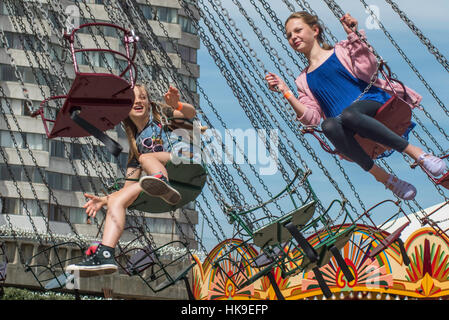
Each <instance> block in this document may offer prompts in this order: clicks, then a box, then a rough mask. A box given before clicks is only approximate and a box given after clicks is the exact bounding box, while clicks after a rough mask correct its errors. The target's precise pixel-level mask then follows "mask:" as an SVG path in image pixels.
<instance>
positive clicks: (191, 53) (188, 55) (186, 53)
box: [178, 45, 197, 63]
mask: <svg viewBox="0 0 449 320" xmlns="http://www.w3.org/2000/svg"><path fill="white" fill-rule="evenodd" d="M178 51H179V54H180V55H181V59H182V60H183V61H187V62H190V63H196V61H197V60H196V49H195V48H190V47H186V46H182V45H178Z"/></svg>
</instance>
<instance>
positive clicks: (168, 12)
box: [155, 7, 178, 23]
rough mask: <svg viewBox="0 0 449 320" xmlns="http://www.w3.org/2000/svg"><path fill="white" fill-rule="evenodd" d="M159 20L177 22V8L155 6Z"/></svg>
mask: <svg viewBox="0 0 449 320" xmlns="http://www.w3.org/2000/svg"><path fill="white" fill-rule="evenodd" d="M155 9H156V13H157V18H158V19H159V21H163V22H168V23H177V18H178V10H177V9H174V8H166V7H155Z"/></svg>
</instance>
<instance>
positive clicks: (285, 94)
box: [284, 90, 293, 100]
mask: <svg viewBox="0 0 449 320" xmlns="http://www.w3.org/2000/svg"><path fill="white" fill-rule="evenodd" d="M292 95H293V93H292V92H291V91H290V90H288V91H286V92H285V93H284V98H285V99H287V100H288V99H290V97H291V96H292Z"/></svg>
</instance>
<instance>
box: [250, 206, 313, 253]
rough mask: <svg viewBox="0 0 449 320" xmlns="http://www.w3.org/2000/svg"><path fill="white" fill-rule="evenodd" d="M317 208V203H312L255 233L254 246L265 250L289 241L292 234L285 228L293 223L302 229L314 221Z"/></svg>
mask: <svg viewBox="0 0 449 320" xmlns="http://www.w3.org/2000/svg"><path fill="white" fill-rule="evenodd" d="M315 206H316V201H311V202H309V203H308V204H306V205H304V206H302V207H300V208H298V209H295V210H293V211H291V212H290V213H288V214H286V215H284V216H282V217H281V218H279V219H277V220H275V221H273V222H272V223H270V224H268V225H266V226H264V227H262V228H260V229H258V230H256V231H254V237H253V241H254V244H255V245H257V246H258V247H260V248H264V247H266V246H273V245H276V244H278V243H281V242H286V241H288V240H289V239H290V238H291V237H292V234H291V232H290V231H289V230H288V229H287V228H285V225H286V224H288V223H292V224H293V225H294V226H295V227H296V228H299V229H300V228H302V227H303V226H305V225H306V224H307V222H308V221H309V220H310V219H312V217H313V214H314V213H315Z"/></svg>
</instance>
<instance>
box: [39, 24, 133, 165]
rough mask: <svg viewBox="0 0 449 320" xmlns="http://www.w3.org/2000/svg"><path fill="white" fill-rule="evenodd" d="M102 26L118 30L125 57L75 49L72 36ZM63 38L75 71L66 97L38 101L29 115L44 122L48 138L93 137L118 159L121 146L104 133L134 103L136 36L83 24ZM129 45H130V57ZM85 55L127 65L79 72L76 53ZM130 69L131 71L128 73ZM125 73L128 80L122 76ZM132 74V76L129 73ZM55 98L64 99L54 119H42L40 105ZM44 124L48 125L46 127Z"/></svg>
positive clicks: (113, 26) (130, 33)
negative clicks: (103, 56) (117, 70)
mask: <svg viewBox="0 0 449 320" xmlns="http://www.w3.org/2000/svg"><path fill="white" fill-rule="evenodd" d="M92 26H96V27H98V26H103V27H112V28H115V29H118V30H121V31H122V32H123V33H124V40H123V42H124V44H125V49H126V55H125V54H123V53H121V52H118V51H114V50H110V49H101V48H81V49H75V45H74V43H75V33H76V32H77V31H78V30H80V29H82V28H85V27H92ZM64 38H65V39H66V40H68V41H69V43H70V49H71V53H72V58H73V64H74V69H75V79H74V80H73V83H72V86H71V88H70V90H69V92H68V93H67V94H66V95H60V96H53V97H50V98H47V99H45V100H44V101H42V103H41V105H40V107H39V109H38V110H37V111H35V112H33V114H32V115H31V116H33V117H36V116H37V115H40V116H41V118H42V121H43V123H44V129H45V132H46V134H47V137H48V138H50V139H51V138H56V137H72V138H79V137H86V136H94V137H96V138H97V139H99V140H100V141H102V142H103V143H104V144H105V146H106V148H108V150H109V151H110V152H111V153H112V154H113V155H114V156H116V157H117V156H118V155H119V154H120V152H121V150H122V147H121V146H120V145H119V144H118V143H117V142H116V141H114V140H112V139H111V138H110V137H108V136H107V135H106V134H105V133H104V132H105V131H107V130H111V129H114V127H115V126H116V125H118V124H119V123H120V122H121V121H123V120H124V119H125V118H126V117H127V116H128V114H129V112H130V111H131V108H132V106H133V103H134V92H133V88H134V85H135V81H136V78H137V69H136V66H135V65H134V59H135V56H136V51H137V47H136V42H137V41H138V37H136V36H134V32H133V31H128V30H126V29H124V28H121V27H118V26H116V25H113V24H109V23H87V24H83V25H81V26H79V27H78V28H75V29H74V30H73V31H72V32H71V33H70V34H64ZM129 44H133V49H134V50H133V53H132V56H131V53H130V50H129ZM88 52H100V53H101V54H103V53H108V54H113V55H119V56H121V57H122V58H125V59H126V61H127V64H128V66H127V67H126V68H125V69H124V70H123V71H122V72H121V73H120V75H115V74H112V73H87V72H80V70H79V68H78V64H77V57H76V54H78V53H81V54H86V53H88ZM132 70H134V72H133V71H132ZM127 72H129V80H127V79H126V78H125V77H124V76H125V74H126V73H127ZM133 73H134V74H133ZM56 99H65V101H64V105H63V107H62V108H61V109H59V110H58V111H57V115H56V117H55V119H48V118H46V117H45V113H44V107H43V106H44V104H46V103H47V102H48V101H51V100H56ZM48 122H50V123H52V125H51V127H49V124H48Z"/></svg>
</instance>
